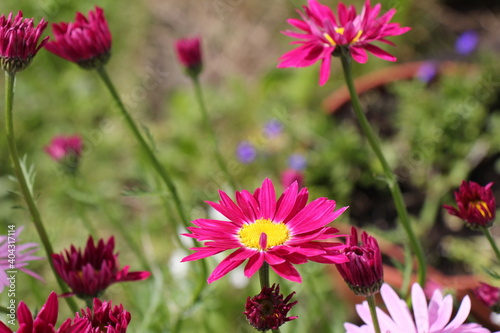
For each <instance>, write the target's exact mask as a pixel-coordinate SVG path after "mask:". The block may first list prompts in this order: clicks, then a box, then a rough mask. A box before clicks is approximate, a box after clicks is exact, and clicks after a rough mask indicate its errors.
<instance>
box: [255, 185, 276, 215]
mask: <svg viewBox="0 0 500 333" xmlns="http://www.w3.org/2000/svg"><path fill="white" fill-rule="evenodd" d="M259 203H260V216H259V217H260V218H263V219H265V220H273V219H274V214H275V212H276V192H275V191H274V186H273V183H272V182H271V180H270V179H269V178H266V179H265V180H264V183H262V187H261V191H260V192H259Z"/></svg>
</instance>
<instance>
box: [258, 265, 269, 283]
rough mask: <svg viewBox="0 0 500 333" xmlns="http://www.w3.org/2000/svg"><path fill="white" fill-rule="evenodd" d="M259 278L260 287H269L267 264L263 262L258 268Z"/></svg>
mask: <svg viewBox="0 0 500 333" xmlns="http://www.w3.org/2000/svg"><path fill="white" fill-rule="evenodd" d="M259 279H260V288H261V289H264V287H267V288H269V287H270V285H269V264H268V263H267V262H264V263H263V264H262V266H261V267H260V268H259Z"/></svg>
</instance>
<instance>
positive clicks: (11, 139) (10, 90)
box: [5, 72, 78, 312]
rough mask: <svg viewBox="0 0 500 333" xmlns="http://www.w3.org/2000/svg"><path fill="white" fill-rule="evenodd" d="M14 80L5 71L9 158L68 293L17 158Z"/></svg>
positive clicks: (72, 305)
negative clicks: (13, 109) (13, 113)
mask: <svg viewBox="0 0 500 333" xmlns="http://www.w3.org/2000/svg"><path fill="white" fill-rule="evenodd" d="M15 80H16V74H15V73H9V72H5V127H6V128H5V133H6V135H7V144H8V146H9V153H10V159H11V161H12V164H13V166H14V173H15V174H16V178H17V181H18V183H19V187H20V189H21V194H22V196H23V198H24V200H25V201H26V205H27V206H28V211H29V212H30V215H31V218H32V220H33V224H34V225H35V229H36V231H37V233H38V236H39V237H40V240H41V242H42V244H43V247H44V248H45V253H46V255H47V261H48V262H49V264H50V268H51V269H52V272H54V275H55V277H56V280H57V283H58V284H59V287H60V288H61V290H62V292H63V293H68V292H69V290H68V289H67V287H66V284H65V283H64V282H63V281H62V280H61V278H60V277H59V275H58V274H57V272H56V270H55V267H54V263H53V262H52V254H53V253H54V250H53V249H52V244H51V243H50V240H49V237H48V235H47V232H46V231H45V227H44V225H43V222H42V218H41V217H40V213H39V211H38V208H37V206H36V203H35V200H34V198H33V194H32V193H31V190H30V188H29V186H28V181H27V180H26V178H25V175H24V172H23V170H22V167H21V162H20V160H19V153H18V152H17V146H16V140H15V135H14V120H13V115H12V108H13V105H14V85H15ZM65 300H66V303H68V306H69V308H70V309H71V311H72V312H77V311H78V307H77V305H76V303H75V300H74V299H73V298H70V297H66V298H65Z"/></svg>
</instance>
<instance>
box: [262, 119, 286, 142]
mask: <svg viewBox="0 0 500 333" xmlns="http://www.w3.org/2000/svg"><path fill="white" fill-rule="evenodd" d="M282 132H283V124H282V123H281V121H279V120H278V119H271V120H269V121H268V122H267V123H266V125H265V126H264V134H265V135H266V137H268V138H274V137H277V136H278V135H280V134H281V133H282Z"/></svg>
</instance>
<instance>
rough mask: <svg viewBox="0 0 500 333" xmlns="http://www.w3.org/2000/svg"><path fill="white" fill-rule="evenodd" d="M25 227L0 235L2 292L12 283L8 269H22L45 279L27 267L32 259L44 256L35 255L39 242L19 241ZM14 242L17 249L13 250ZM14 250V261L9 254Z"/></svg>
mask: <svg viewBox="0 0 500 333" xmlns="http://www.w3.org/2000/svg"><path fill="white" fill-rule="evenodd" d="M23 229H24V227H18V228H16V229H15V232H14V233H13V234H9V235H8V236H7V235H5V236H0V292H2V291H3V288H4V287H7V286H9V284H10V280H9V279H8V277H9V276H8V274H7V271H8V270H20V271H22V272H24V273H26V274H29V275H31V276H33V277H34V278H37V279H39V280H42V281H43V279H42V277H41V276H40V275H38V274H36V273H35V272H33V271H30V270H29V269H27V268H26V266H27V265H28V263H29V262H30V261H33V260H41V259H43V258H42V257H38V256H35V255H34V253H35V252H37V251H38V244H37V243H25V244H21V243H20V242H19V240H20V238H19V235H20V234H21V232H22V231H23ZM9 230H10V229H9ZM12 241H14V242H15V243H13V242H12ZM12 244H15V250H11V248H12V247H11V246H12ZM12 251H14V253H13V254H15V261H14V262H13V260H12V256H9V254H12Z"/></svg>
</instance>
